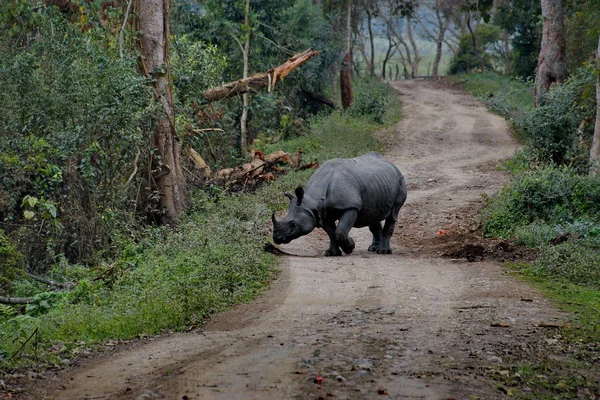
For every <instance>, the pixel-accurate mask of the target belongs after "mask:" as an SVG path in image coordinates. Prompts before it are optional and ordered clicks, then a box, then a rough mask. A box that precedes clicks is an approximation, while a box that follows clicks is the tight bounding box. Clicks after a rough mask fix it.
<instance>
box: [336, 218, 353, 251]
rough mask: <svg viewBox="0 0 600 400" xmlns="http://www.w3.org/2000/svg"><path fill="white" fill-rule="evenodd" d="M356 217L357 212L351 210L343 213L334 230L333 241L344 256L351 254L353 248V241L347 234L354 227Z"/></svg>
mask: <svg viewBox="0 0 600 400" xmlns="http://www.w3.org/2000/svg"><path fill="white" fill-rule="evenodd" d="M357 217H358V211H357V210H354V209H352V210H347V211H345V212H344V213H343V214H342V216H341V217H340V221H339V222H338V226H337V228H336V230H335V239H336V241H337V243H338V244H339V246H340V247H341V249H342V251H343V252H344V253H346V254H350V253H352V251H353V250H354V247H355V244H354V240H352V238H351V237H350V236H348V234H349V233H350V229H352V227H353V226H354V223H355V222H356V218H357Z"/></svg>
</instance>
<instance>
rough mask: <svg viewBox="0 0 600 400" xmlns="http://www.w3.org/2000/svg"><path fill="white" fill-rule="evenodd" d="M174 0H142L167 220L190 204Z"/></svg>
mask: <svg viewBox="0 0 600 400" xmlns="http://www.w3.org/2000/svg"><path fill="white" fill-rule="evenodd" d="M170 8H171V1H170V0H139V3H138V10H137V15H138V25H139V29H140V31H141V37H140V41H139V45H140V51H141V54H142V59H141V64H142V66H143V70H144V72H145V73H146V74H147V75H148V76H149V77H151V78H152V81H153V87H154V96H155V98H156V100H157V101H158V103H159V104H160V106H161V107H160V108H159V110H158V111H157V115H156V128H155V130H154V134H153V136H152V141H153V145H154V146H155V149H156V151H155V153H154V157H153V158H154V159H153V160H152V164H153V165H152V167H153V168H152V169H153V176H152V177H151V178H152V179H153V181H154V184H155V185H156V188H157V189H158V191H159V192H160V202H159V204H160V206H161V208H163V209H164V210H165V214H164V216H163V218H162V219H163V222H164V223H166V224H169V225H171V224H174V223H175V222H176V221H177V218H178V217H179V215H180V214H181V212H182V211H183V210H184V208H185V206H186V204H187V193H186V182H185V176H184V175H183V170H182V168H181V164H180V157H181V151H180V148H179V138H178V137H177V133H176V132H175V112H174V106H173V93H172V89H171V76H170V74H169V66H168V63H169V11H170Z"/></svg>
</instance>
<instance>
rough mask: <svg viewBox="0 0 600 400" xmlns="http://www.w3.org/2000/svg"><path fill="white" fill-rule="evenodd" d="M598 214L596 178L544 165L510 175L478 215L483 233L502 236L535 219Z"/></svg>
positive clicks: (551, 220)
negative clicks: (507, 183) (499, 190)
mask: <svg viewBox="0 0 600 400" xmlns="http://www.w3.org/2000/svg"><path fill="white" fill-rule="evenodd" d="M598 215H600V178H590V177H588V176H586V175H579V174H577V173H576V171H574V170H573V169H571V168H566V167H563V168H555V167H548V168H542V169H536V170H533V171H528V172H524V173H522V174H520V175H517V176H515V177H513V179H512V181H511V184H510V185H509V186H507V187H505V188H504V189H503V190H502V191H501V192H500V193H499V195H498V196H497V197H495V198H494V199H492V200H491V201H490V202H489V204H488V205H487V207H486V208H485V210H484V211H483V214H482V217H483V230H484V233H486V234H488V235H496V236H504V237H505V236H509V235H511V234H512V233H514V230H515V228H517V227H519V226H524V225H529V224H531V223H534V222H536V221H545V222H546V223H566V222H570V221H574V220H576V219H589V220H591V221H595V220H597V219H598Z"/></svg>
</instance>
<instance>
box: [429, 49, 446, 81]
mask: <svg viewBox="0 0 600 400" xmlns="http://www.w3.org/2000/svg"><path fill="white" fill-rule="evenodd" d="M442 44H443V41H442V40H440V41H438V42H437V43H436V44H435V58H434V59H433V70H432V72H431V75H432V76H433V77H434V78H437V77H438V76H439V74H440V73H439V69H440V61H441V59H442Z"/></svg>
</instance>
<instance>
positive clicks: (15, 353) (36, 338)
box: [10, 327, 39, 360]
mask: <svg viewBox="0 0 600 400" xmlns="http://www.w3.org/2000/svg"><path fill="white" fill-rule="evenodd" d="M38 329H39V327H38V328H35V329H34V330H33V332H31V335H29V337H28V338H27V340H26V341H24V342H23V344H21V347H19V349H18V350H17V351H15V352H14V353H13V355H12V356H10V359H11V360H12V359H13V358H15V356H16V355H17V354H19V353H20V352H21V350H23V348H24V347H25V345H26V344H27V343H29V341H30V340H31V338H32V337H33V336H34V335H35V350H36V352H37V345H38V340H39V339H38V335H37V333H38Z"/></svg>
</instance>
